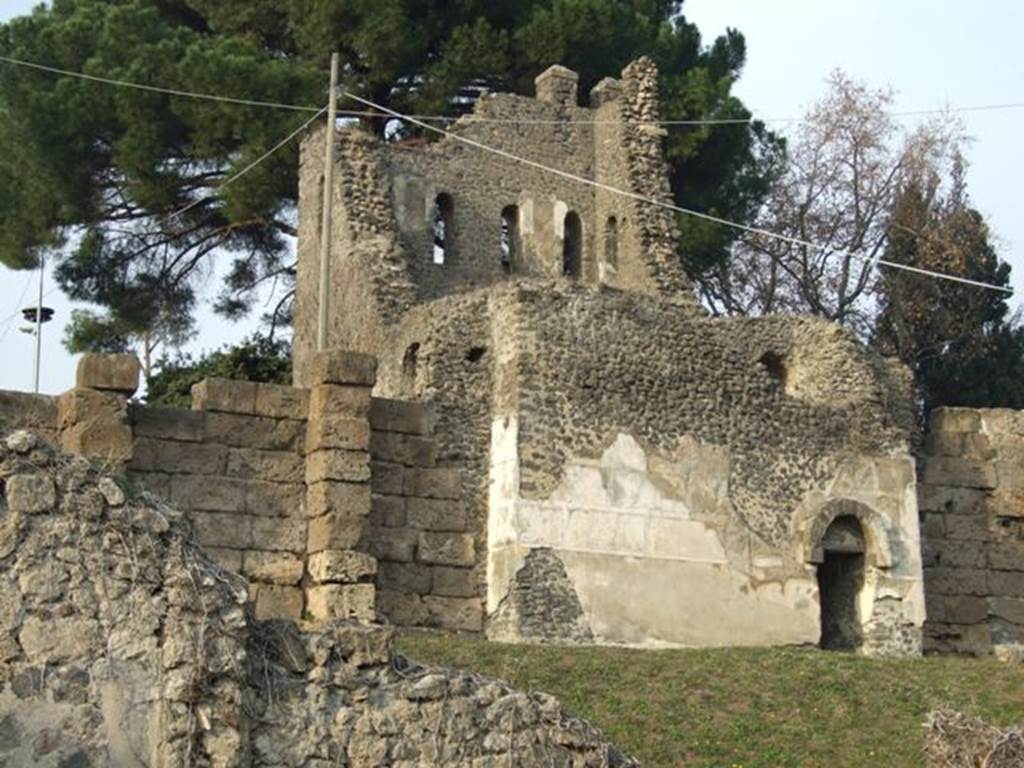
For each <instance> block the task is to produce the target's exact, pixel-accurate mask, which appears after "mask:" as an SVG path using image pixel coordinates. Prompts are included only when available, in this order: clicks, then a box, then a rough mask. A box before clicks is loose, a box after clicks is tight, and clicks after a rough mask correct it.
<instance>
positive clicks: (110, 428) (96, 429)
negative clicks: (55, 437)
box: [57, 354, 139, 471]
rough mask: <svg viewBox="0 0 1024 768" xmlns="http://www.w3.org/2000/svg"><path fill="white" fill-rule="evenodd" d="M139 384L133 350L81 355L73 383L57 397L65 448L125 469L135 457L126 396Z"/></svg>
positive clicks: (58, 417) (130, 394)
mask: <svg viewBox="0 0 1024 768" xmlns="http://www.w3.org/2000/svg"><path fill="white" fill-rule="evenodd" d="M138 388H139V361H138V359H137V358H136V357H135V355H95V354H88V355H83V356H82V358H81V359H80V360H79V361H78V372H77V376H76V386H75V388H74V389H72V390H70V391H68V392H65V393H64V394H63V395H61V396H60V399H59V400H58V405H57V408H58V416H57V427H58V429H59V431H60V444H61V448H62V449H63V450H64V451H66V452H68V453H74V454H78V455H79V456H86V457H88V458H90V459H96V460H99V461H104V462H107V463H109V465H110V468H111V470H112V471H121V470H122V469H123V468H124V466H125V464H126V463H127V462H128V461H130V460H131V457H132V427H131V420H130V419H129V417H128V398H130V397H131V396H132V395H134V394H135V391H136V390H137V389H138Z"/></svg>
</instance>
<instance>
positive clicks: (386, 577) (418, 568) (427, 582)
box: [377, 562, 431, 595]
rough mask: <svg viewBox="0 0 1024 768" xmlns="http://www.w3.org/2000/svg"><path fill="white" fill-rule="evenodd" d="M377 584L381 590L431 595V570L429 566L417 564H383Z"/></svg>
mask: <svg viewBox="0 0 1024 768" xmlns="http://www.w3.org/2000/svg"><path fill="white" fill-rule="evenodd" d="M377 583H378V584H379V585H380V587H381V589H390V590H393V591H395V592H414V593H416V594H417V595H429V594H430V591H431V569H430V567H429V566H426V565H420V564H417V563H395V562H382V563H381V564H380V571H379V573H378V574H377Z"/></svg>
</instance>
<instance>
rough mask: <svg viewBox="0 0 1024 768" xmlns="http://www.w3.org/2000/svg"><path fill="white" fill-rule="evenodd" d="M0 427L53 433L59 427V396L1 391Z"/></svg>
mask: <svg viewBox="0 0 1024 768" xmlns="http://www.w3.org/2000/svg"><path fill="white" fill-rule="evenodd" d="M0 427H2V428H4V429H30V430H32V431H33V432H42V433H52V432H53V431H54V430H55V429H56V428H57V398H54V397H49V396H47V395H32V394H29V393H27V392H0Z"/></svg>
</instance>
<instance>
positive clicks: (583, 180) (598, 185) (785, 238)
mask: <svg viewBox="0 0 1024 768" xmlns="http://www.w3.org/2000/svg"><path fill="white" fill-rule="evenodd" d="M345 95H346V96H348V97H349V98H351V99H353V100H354V101H357V102H359V103H361V104H363V105H365V106H368V107H370V108H372V109H377V110H380V111H381V112H384V113H386V114H389V115H391V116H392V117H395V118H397V119H400V120H408V121H409V122H411V123H413V124H415V125H418V126H420V127H421V128H424V129H425V130H428V131H433V132H434V133H438V134H440V135H442V136H447V137H449V138H451V139H453V140H455V141H459V142H462V143H463V144H466V145H468V146H471V147H475V148H477V149H480V150H482V151H484V152H489V153H491V154H493V155H497V156H499V157H503V158H505V159H507V160H511V161H513V162H516V163H520V164H522V165H527V166H530V167H531V168H536V169H538V170H540V171H544V172H546V173H550V174H553V175H555V176H559V177H561V178H563V179H568V180H569V181H575V182H577V183H580V184H585V185H587V186H590V187H594V188H595V189H601V190H604V191H606V192H610V193H612V194H616V195H620V196H622V197H627V198H630V199H633V200H637V201H639V202H642V203H647V204H649V205H654V206H657V207H659V208H666V209H668V210H670V211H675V212H676V213H681V214H684V215H686V216H692V217H694V218H698V219H703V220H704V221H710V222H712V223H715V224H720V225H722V226H725V227H731V228H732V229H737V230H740V231H743V232H747V233H749V234H754V235H760V236H761V237H766V238H770V239H773V240H779V241H782V242H787V243H790V244H792V245H799V246H802V247H805V248H811V249H813V250H815V251H828V250H832V249H831V248H828V247H826V246H822V245H819V244H817V243H812V242H810V241H808V240H803V239H801V238H797V237H790V236H789V235H782V234H779V233H778V232H771V231H769V230H766V229H760V228H758V227H751V226H748V225H746V224H740V223H738V222H735V221H729V220H728V219H723V218H720V217H718V216H712V215H711V214H708V213H702V212H700V211H694V210H691V209H689V208H683V207H681V206H678V205H674V204H672V203H666V202H664V201H662V200H657V199H655V198H652V197H647V196H645V195H641V194H639V193H637V192H631V191H629V190H625V189H619V188H618V187H613V186H610V185H608V184H604V183H602V182H599V181H596V180H594V179H589V178H587V177H585V176H579V175H577V174H575V173H570V172H568V171H563V170H560V169H558V168H552V167H551V166H548V165H544V164H543V163H539V162H537V161H536V160H530V159H529V158H525V157H519V156H518V155H514V154H512V153H511V152H506V151H505V150H503V149H498V148H497V147H492V146H489V145H487V144H484V143H482V142H479V141H476V140H474V139H470V138H468V137H466V136H461V135H459V134H457V133H452V132H451V131H446V130H444V129H443V128H437V127H436V126H432V125H429V124H427V123H425V122H423V121H422V120H418V119H416V118H411V117H409V116H407V115H403V114H401V113H400V112H396V111H395V110H393V109H389V108H387V107H383V106H381V105H380V104H375V103H374V102H372V101H370V100H369V99H364V98H363V97H361V96H356V95H355V94H354V93H347V92H346V94H345ZM837 252H838V253H845V254H847V255H849V256H851V257H853V258H856V259H860V260H861V261H871V262H873V263H875V264H881V265H884V266H887V267H890V268H892V269H901V270H905V271H907V272H913V273H915V274H920V275H928V276H930V277H935V278H939V279H942V280H950V281H953V282H957V283H963V284H965V285H973V286H975V287H977V288H988V289H990V290H995V291H1002V292H1004V293H1013V290H1012V289H1010V288H1005V287H1003V286H1001V285H992V284H990V283H983V282H979V281H977V280H971V279H969V278H966V277H961V276H960V275H950V274H947V273H944V272H934V271H932V270H928V269H922V268H920V267H912V266H910V265H908V264H900V263H898V262H894V261H888V260H886V259H871V258H870V257H868V256H865V255H863V254H859V253H853V252H849V251H837Z"/></svg>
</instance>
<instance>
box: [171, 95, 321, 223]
mask: <svg viewBox="0 0 1024 768" xmlns="http://www.w3.org/2000/svg"><path fill="white" fill-rule="evenodd" d="M326 111H327V107H323V108H322V109H320V110H318V111H317V113H316V114H315V115H313V116H312V117H311V118H309V119H308V120H307V121H306V122H304V123H303V124H302V125H300V126H299V127H298V128H296V129H295V130H294V131H292V132H291V133H289V134H288V135H287V136H285V137H284V138H283V139H281V141H279V142H278V143H277V144H275V145H274V146H273V147H271V148H270V149H268V150H267V151H266V152H264V153H263V154H262V155H260V156H259V157H257V158H256V159H255V160H253V161H252V162H251V163H249V164H248V165H247V166H245V167H244V168H243V169H242V170H240V171H239V172H238V173H236V174H234V175H232V176H229V177H228V178H226V179H225V180H224V181H222V182H221V183H220V184H219V185H218V189H224V187H226V186H228V185H229V184H232V183H234V182H236V181H238V180H239V179H240V178H242V177H243V176H245V174H247V173H249V171H251V170H253V169H254V168H255V167H256V166H258V165H259V164H260V163H262V162H263V161H264V160H266V159H267V158H269V157H270V156H271V155H273V154H274V153H275V152H277V151H278V150H279V149H281V148H282V147H285V146H287V145H288V144H289V143H290V142H291V141H292V140H293V139H294V138H295V137H296V136H298V135H299V134H300V133H302V132H303V131H304V130H306V128H308V127H309V126H310V124H311V123H312V122H313V121H314V120H316V119H317V118H318V117H320V115H322V114H323V113H324V112H326ZM210 199H212V196H211V195H206V196H204V197H200V198H197V199H195V200H193V201H192V202H191V203H189V204H188V205H186V206H185V207H184V208H182V209H181V210H178V211H175V212H174V213H172V214H171V216H170V218H172V219H176V218H178V217H179V216H182V215H184V214H186V213H188V212H189V211H191V210H192V209H193V208H195V207H196V206H197V205H199V204H201V203H203V202H206V201H207V200H210Z"/></svg>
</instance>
